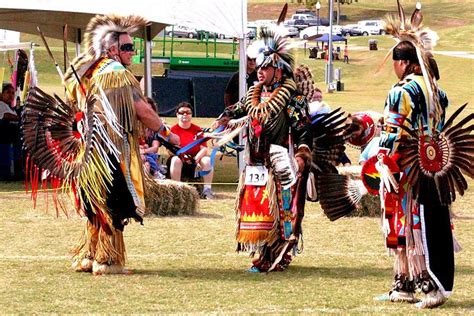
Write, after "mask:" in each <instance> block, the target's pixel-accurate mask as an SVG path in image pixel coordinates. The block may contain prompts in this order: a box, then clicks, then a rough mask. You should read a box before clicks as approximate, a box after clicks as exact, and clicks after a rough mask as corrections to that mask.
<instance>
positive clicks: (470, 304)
mask: <svg viewBox="0 0 474 316" xmlns="http://www.w3.org/2000/svg"><path fill="white" fill-rule="evenodd" d="M454 291H456V288H455V289H454ZM454 293H456V292H454ZM455 295H456V294H455ZM447 304H449V306H450V307H455V308H465V309H467V310H470V311H472V310H474V299H468V300H456V299H454V300H452V301H451V300H450V299H448V303H447Z"/></svg>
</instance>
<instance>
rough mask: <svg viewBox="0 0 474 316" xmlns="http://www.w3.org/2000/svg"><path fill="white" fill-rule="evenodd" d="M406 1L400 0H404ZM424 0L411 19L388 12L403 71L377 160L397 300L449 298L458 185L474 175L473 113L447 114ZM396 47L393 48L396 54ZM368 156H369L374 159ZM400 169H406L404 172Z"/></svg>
mask: <svg viewBox="0 0 474 316" xmlns="http://www.w3.org/2000/svg"><path fill="white" fill-rule="evenodd" d="M397 3H398V1H397ZM420 9H421V6H420V5H419V3H418V4H417V7H416V9H415V11H414V13H413V15H412V17H411V20H406V19H405V15H404V12H403V8H402V7H401V5H400V3H398V10H399V20H396V19H394V18H391V17H388V18H387V19H386V31H387V33H388V34H391V35H393V36H394V37H395V39H396V40H397V44H396V45H395V46H394V47H393V48H392V49H391V50H390V51H389V54H392V59H393V69H394V72H395V74H396V76H397V78H398V79H399V82H398V83H396V84H395V85H394V86H393V87H392V89H391V90H390V92H389V94H388V97H387V99H386V102H385V111H384V121H385V126H384V128H383V130H382V133H381V140H380V147H381V151H380V152H379V154H378V155H377V156H376V157H374V158H372V159H371V160H372V161H373V162H374V163H375V168H376V169H377V170H378V172H379V173H380V177H381V184H380V191H379V194H380V197H381V204H382V211H383V212H382V213H383V215H382V216H383V231H384V233H385V236H386V243H387V247H389V248H391V249H392V251H393V253H394V254H395V264H394V270H395V271H394V274H395V277H394V282H393V288H392V289H391V290H390V292H389V294H388V295H386V296H382V297H380V298H381V299H388V300H390V301H392V302H411V303H415V302H417V299H416V298H415V290H416V289H419V290H420V291H421V292H423V293H424V294H425V296H424V297H423V298H422V300H421V301H420V302H418V303H417V307H420V308H432V307H436V306H439V305H441V304H443V303H444V302H445V301H446V299H447V297H448V296H449V295H450V294H451V291H452V288H453V282H454V251H455V250H456V248H458V247H459V245H458V244H457V242H456V241H455V239H454V236H453V234H452V225H451V213H450V204H451V202H453V201H454V199H455V196H456V195H455V191H456V190H457V191H458V192H459V193H460V194H461V195H462V194H463V192H464V190H465V189H466V188H467V183H466V181H465V180H464V177H463V175H462V174H461V172H464V173H466V174H467V175H469V176H470V177H473V165H472V161H473V160H472V156H470V155H472V142H473V140H474V139H473V136H472V135H471V131H472V125H471V126H470V127H468V128H463V125H464V124H466V123H468V122H470V121H472V114H471V115H469V116H468V117H467V118H466V119H464V120H462V121H461V122H459V123H458V124H456V125H454V124H453V120H454V118H455V117H456V116H457V115H458V114H459V113H460V112H461V111H462V110H463V109H464V108H465V105H464V106H462V107H460V108H459V109H458V110H457V111H456V113H455V114H454V115H453V116H452V117H451V118H450V119H449V120H447V121H446V122H445V113H446V107H447V106H448V99H447V97H446V94H445V93H444V92H443V91H442V90H441V89H440V88H439V87H438V84H437V80H438V79H439V73H438V69H437V66H436V62H435V61H434V59H433V55H432V53H431V50H432V48H433V46H434V45H435V44H436V40H437V35H436V33H435V32H433V31H431V30H429V29H427V28H422V25H421V22H422V14H421V11H420ZM388 56H389V55H387V57H388ZM366 164H367V163H366ZM398 175H400V176H398Z"/></svg>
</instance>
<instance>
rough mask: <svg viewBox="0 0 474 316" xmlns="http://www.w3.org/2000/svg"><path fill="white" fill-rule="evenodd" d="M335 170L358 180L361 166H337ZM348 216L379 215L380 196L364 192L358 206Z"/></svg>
mask: <svg viewBox="0 0 474 316" xmlns="http://www.w3.org/2000/svg"><path fill="white" fill-rule="evenodd" d="M337 170H338V171H339V173H340V174H342V175H347V176H349V177H351V178H352V179H354V180H360V173H361V171H362V166H348V167H338V168H337ZM348 216H355V217H363V216H369V217H379V216H380V198H379V196H378V195H371V194H366V195H364V196H363V197H362V199H361V200H360V202H359V208H358V209H357V210H355V211H353V212H352V213H351V214H349V215H348Z"/></svg>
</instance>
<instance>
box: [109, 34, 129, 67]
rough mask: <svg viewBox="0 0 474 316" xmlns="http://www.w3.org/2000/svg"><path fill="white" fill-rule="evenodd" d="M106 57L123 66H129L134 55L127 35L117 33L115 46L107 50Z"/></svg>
mask: <svg viewBox="0 0 474 316" xmlns="http://www.w3.org/2000/svg"><path fill="white" fill-rule="evenodd" d="M108 55H109V57H110V58H112V59H114V60H115V61H118V62H119V63H121V64H122V65H123V66H130V65H131V64H132V57H133V56H134V55H135V46H134V45H133V40H132V37H131V36H130V35H129V34H127V33H119V34H118V41H117V44H116V45H112V46H111V47H110V48H109V51H108Z"/></svg>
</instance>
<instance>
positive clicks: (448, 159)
mask: <svg viewBox="0 0 474 316" xmlns="http://www.w3.org/2000/svg"><path fill="white" fill-rule="evenodd" d="M397 4H398V14H399V21H396V20H395V19H393V18H390V17H388V18H387V19H386V32H387V33H388V34H391V35H393V36H394V37H395V38H396V39H397V41H398V42H402V41H407V42H410V43H411V44H413V46H414V47H415V49H416V55H417V58H418V61H419V64H420V67H421V70H422V73H423V78H424V81H425V83H426V87H427V89H428V93H429V100H428V105H429V108H430V109H429V110H430V113H432V114H434V115H433V117H434V119H435V121H434V124H432V122H431V121H429V122H428V123H429V124H428V126H429V129H428V130H425V129H424V128H423V122H411V121H409V120H408V119H407V122H408V123H409V124H410V125H411V126H404V125H401V128H402V129H403V130H404V131H405V132H406V133H407V135H406V136H403V137H402V138H401V139H400V140H399V143H400V145H399V153H400V155H401V159H400V160H399V165H400V167H401V168H402V169H407V168H409V170H408V172H407V174H406V177H407V181H408V183H410V184H411V185H412V186H413V194H414V198H416V197H417V196H419V194H420V191H421V190H423V187H424V183H425V182H426V181H427V180H429V178H432V179H434V181H435V184H436V188H437V191H438V195H439V198H440V202H441V203H442V204H444V205H449V204H451V202H453V201H454V200H455V198H456V191H458V192H459V194H460V195H463V194H464V191H465V190H466V189H467V182H466V180H465V178H464V176H463V174H462V173H464V174H466V175H468V176H469V177H471V178H474V160H473V159H472V157H473V155H474V135H472V130H473V129H474V124H472V120H473V119H474V114H473V113H471V114H469V115H468V116H467V117H465V118H464V119H462V120H461V121H460V122H458V123H457V124H453V123H454V119H455V118H456V117H458V116H459V114H460V113H461V112H462V110H463V109H464V108H465V107H466V105H467V104H464V105H463V106H461V107H460V108H459V109H457V110H456V112H455V113H454V114H453V115H452V116H451V117H450V118H449V119H448V120H447V121H446V123H445V124H444V126H443V128H442V129H441V130H440V131H437V130H436V128H435V126H436V124H438V123H439V122H440V115H441V113H442V112H441V107H440V104H439V103H440V102H439V93H438V86H437V83H436V80H437V77H438V76H439V74H438V69H437V66H436V63H435V62H432V60H434V59H433V55H432V52H431V51H432V49H433V47H434V46H435V45H436V41H437V40H438V39H439V38H438V35H437V34H436V33H435V32H433V31H431V30H429V29H428V28H422V24H421V22H422V20H423V16H422V14H421V10H420V9H421V5H420V4H419V3H418V4H417V6H416V9H415V11H414V12H413V14H412V16H411V19H410V21H408V20H406V19H405V13H404V11H403V8H402V6H401V5H400V3H399V1H398V0H397ZM394 48H395V46H394V47H393V48H392V49H391V50H390V51H389V54H390V52H392V51H393V50H394ZM387 58H388V55H387V56H386V58H385V60H386V59H387ZM417 123H418V124H417ZM431 124H432V126H430V125H431ZM466 124H469V125H468V126H467V127H464V125H466ZM417 125H418V126H419V127H418V128H415V127H414V126H417Z"/></svg>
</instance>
